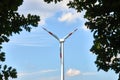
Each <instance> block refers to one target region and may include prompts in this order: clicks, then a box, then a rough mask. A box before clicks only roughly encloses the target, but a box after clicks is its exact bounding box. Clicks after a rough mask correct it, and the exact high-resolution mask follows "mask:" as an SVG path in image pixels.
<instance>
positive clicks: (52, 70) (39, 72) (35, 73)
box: [18, 69, 58, 77]
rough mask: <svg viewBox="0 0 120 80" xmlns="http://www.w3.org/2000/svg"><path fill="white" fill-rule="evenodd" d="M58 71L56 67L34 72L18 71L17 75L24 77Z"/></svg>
mask: <svg viewBox="0 0 120 80" xmlns="http://www.w3.org/2000/svg"><path fill="white" fill-rule="evenodd" d="M56 71H58V70H57V69H47V70H40V71H36V72H21V73H18V77H24V76H31V75H32V76H33V75H39V74H48V73H53V72H56Z"/></svg>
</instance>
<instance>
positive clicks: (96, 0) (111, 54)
mask: <svg viewBox="0 0 120 80" xmlns="http://www.w3.org/2000/svg"><path fill="white" fill-rule="evenodd" d="M45 1H46V2H47V1H48V2H50V1H51V2H53V0H45ZM58 1H59V0H58ZM56 2H57V1H56ZM67 5H68V6H69V7H70V8H74V9H76V10H77V11H78V12H81V11H85V15H84V17H85V18H86V19H87V20H88V21H87V22H86V23H85V25H86V26H87V27H88V28H89V29H90V30H91V32H93V37H94V41H93V42H94V44H93V46H92V48H91V49H90V51H91V52H93V53H94V54H96V56H97V58H96V61H95V64H96V65H97V67H98V70H100V69H102V70H104V71H108V70H110V69H111V70H114V71H115V73H117V74H119V80H120V0H72V1H70V2H69V3H68V4H67Z"/></svg>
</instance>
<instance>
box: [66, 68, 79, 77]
mask: <svg viewBox="0 0 120 80" xmlns="http://www.w3.org/2000/svg"><path fill="white" fill-rule="evenodd" d="M79 74H80V71H79V70H76V69H71V68H70V69H68V71H67V72H66V75H67V76H71V77H72V76H77V75H79Z"/></svg>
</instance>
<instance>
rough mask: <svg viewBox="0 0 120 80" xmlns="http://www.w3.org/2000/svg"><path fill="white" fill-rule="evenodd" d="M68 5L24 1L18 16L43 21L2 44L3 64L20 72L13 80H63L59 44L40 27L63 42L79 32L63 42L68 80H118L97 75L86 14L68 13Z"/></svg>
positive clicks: (71, 11)
mask: <svg viewBox="0 0 120 80" xmlns="http://www.w3.org/2000/svg"><path fill="white" fill-rule="evenodd" d="M67 2H68V0H64V1H62V2H60V3H58V4H54V3H51V4H47V3H45V2H44V1H43V0H24V2H23V5H21V6H20V7H19V9H18V12H19V13H20V14H24V15H27V14H29V13H31V14H36V15H39V16H40V18H41V21H40V22H39V25H38V27H36V28H34V27H33V28H32V31H31V32H30V33H29V32H26V31H22V32H21V34H20V35H18V34H14V35H13V36H12V37H10V41H9V42H8V43H4V44H3V49H2V51H5V52H6V61H5V63H4V64H7V65H8V66H12V67H14V68H16V69H17V72H18V78H16V79H10V80H60V54H59V53H60V50H59V48H60V47H59V46H60V45H59V42H58V41H57V40H56V39H55V38H54V37H53V36H51V35H50V34H48V33H47V32H46V31H45V30H43V29H42V28H41V27H44V28H46V29H48V30H49V31H51V32H52V33H54V34H55V35H57V36H58V37H59V38H60V39H61V38H63V37H64V36H66V35H67V34H69V33H70V32H71V31H73V30H74V29H76V28H77V29H78V30H77V31H76V32H75V33H73V34H72V35H71V36H70V37H69V38H68V39H66V41H65V42H64V60H65V61H64V63H65V65H64V67H65V72H64V73H65V80H117V78H118V75H116V74H115V73H114V72H113V71H109V72H104V71H102V70H101V71H99V72H98V71H97V67H96V65H95V64H94V61H95V59H96V55H94V54H92V53H91V52H90V48H91V47H92V45H93V36H92V33H91V31H90V30H88V29H87V28H86V26H85V25H84V23H85V21H86V19H84V18H83V15H84V12H81V13H77V12H76V11H75V10H74V9H69V8H68V7H67V6H66V4H67Z"/></svg>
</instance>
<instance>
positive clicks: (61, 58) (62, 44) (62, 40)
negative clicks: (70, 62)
mask: <svg viewBox="0 0 120 80" xmlns="http://www.w3.org/2000/svg"><path fill="white" fill-rule="evenodd" d="M42 28H43V29H44V30H45V31H46V32H48V33H49V34H50V35H52V36H53V37H54V38H55V39H57V40H58V41H59V43H60V61H61V80H64V79H65V78H64V42H65V40H66V39H67V38H68V37H70V36H71V35H72V34H73V33H74V32H75V31H77V30H78V29H75V30H74V31H72V32H71V33H69V34H68V35H66V36H65V37H64V38H61V39H59V38H58V37H57V36H56V35H55V34H53V33H52V32H50V31H48V30H47V29H46V28H44V27H42Z"/></svg>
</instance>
